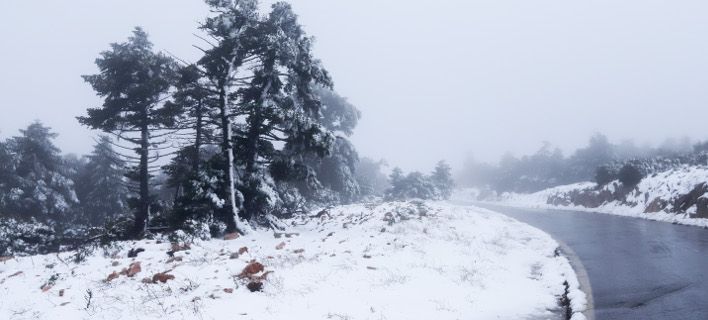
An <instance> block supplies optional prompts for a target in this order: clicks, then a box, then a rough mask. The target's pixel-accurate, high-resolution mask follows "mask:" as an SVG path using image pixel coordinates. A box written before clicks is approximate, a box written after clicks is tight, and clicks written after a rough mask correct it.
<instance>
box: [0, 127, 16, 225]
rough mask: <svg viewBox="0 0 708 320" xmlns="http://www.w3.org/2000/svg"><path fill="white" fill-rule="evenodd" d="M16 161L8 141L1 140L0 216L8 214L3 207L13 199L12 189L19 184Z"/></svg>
mask: <svg viewBox="0 0 708 320" xmlns="http://www.w3.org/2000/svg"><path fill="white" fill-rule="evenodd" d="M16 162H17V161H16V158H15V156H14V155H13V154H12V151H11V150H10V147H9V146H8V143H7V142H5V141H0V217H2V216H4V215H7V213H6V212H5V210H3V208H5V207H6V206H7V205H8V202H9V201H12V199H11V198H10V197H11V192H10V191H11V190H12V188H13V187H14V186H16V185H17V184H18V182H17V175H16V174H15V170H16V165H17V163H16Z"/></svg>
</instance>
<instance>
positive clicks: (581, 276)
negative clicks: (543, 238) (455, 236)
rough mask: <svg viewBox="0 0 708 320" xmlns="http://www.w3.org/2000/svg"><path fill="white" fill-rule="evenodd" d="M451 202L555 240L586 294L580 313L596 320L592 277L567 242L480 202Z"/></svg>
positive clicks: (581, 289)
mask: <svg viewBox="0 0 708 320" xmlns="http://www.w3.org/2000/svg"><path fill="white" fill-rule="evenodd" d="M449 202H450V203H452V204H457V205H463V206H470V205H471V206H475V207H478V208H482V209H485V210H488V211H491V212H494V213H498V214H501V215H504V216H506V217H508V218H510V219H513V220H515V221H518V222H519V223H523V224H525V225H528V226H530V227H532V228H535V229H537V230H539V231H541V232H543V233H545V234H546V235H548V236H549V237H551V239H553V241H555V242H556V243H557V244H558V247H559V248H560V251H561V254H562V255H563V256H565V257H566V259H568V263H569V264H570V267H571V268H572V269H573V271H574V273H575V277H576V278H577V279H578V284H579V287H580V288H579V289H580V291H582V292H583V293H585V310H584V311H582V312H580V313H581V314H582V315H583V316H585V319H586V320H595V301H594V299H593V294H592V286H591V285H590V277H589V276H588V272H587V270H586V269H585V266H584V265H583V263H582V261H580V257H578V255H577V254H576V253H575V251H573V249H571V248H570V247H569V246H568V245H567V244H566V243H565V242H563V241H561V240H558V239H556V238H555V237H554V236H552V235H551V234H549V233H548V232H546V231H543V230H541V229H539V228H536V227H534V226H531V225H529V224H528V223H525V222H522V221H519V220H517V219H515V218H513V217H510V216H507V215H505V214H504V213H503V212H500V211H495V210H493V209H489V208H486V207H480V206H478V205H479V204H482V205H484V204H487V203H484V202H479V201H468V200H459V199H455V200H451V201H449ZM492 205H497V206H501V207H504V206H505V205H504V204H492ZM509 207H512V208H513V206H509Z"/></svg>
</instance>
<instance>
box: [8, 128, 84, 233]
mask: <svg viewBox="0 0 708 320" xmlns="http://www.w3.org/2000/svg"><path fill="white" fill-rule="evenodd" d="M20 133H21V134H20V135H19V136H16V137H13V138H11V139H10V140H9V141H8V145H7V150H9V151H10V153H11V154H12V155H13V157H14V158H15V166H14V175H15V177H14V178H13V179H11V180H10V181H5V183H8V182H9V185H7V186H5V188H7V187H9V189H10V191H9V195H8V196H7V200H6V202H5V206H4V208H3V209H2V211H4V212H5V213H6V214H8V215H10V216H14V217H17V218H21V219H29V218H35V219H38V220H39V221H44V222H68V221H69V220H71V219H72V217H71V216H69V214H70V213H71V209H72V207H73V206H74V205H75V204H76V203H77V202H78V200H77V198H76V194H75V192H74V185H73V182H72V181H71V180H70V179H69V178H68V177H67V176H66V172H65V170H64V169H65V168H64V164H63V161H62V158H61V156H60V151H59V148H57V147H56V146H55V145H54V143H53V141H52V140H53V139H54V138H56V136H57V134H56V133H53V132H52V131H51V129H50V128H49V127H45V126H44V125H42V124H41V123H40V122H34V123H32V124H30V125H29V126H28V127H27V129H24V130H20ZM7 155H8V154H5V155H4V156H7Z"/></svg>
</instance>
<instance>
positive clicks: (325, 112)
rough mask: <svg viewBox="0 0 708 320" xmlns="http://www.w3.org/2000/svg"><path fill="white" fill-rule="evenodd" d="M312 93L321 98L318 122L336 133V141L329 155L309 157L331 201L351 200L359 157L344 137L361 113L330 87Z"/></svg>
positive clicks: (355, 191) (355, 192)
mask: <svg viewBox="0 0 708 320" xmlns="http://www.w3.org/2000/svg"><path fill="white" fill-rule="evenodd" d="M316 92H317V95H318V96H319V97H320V99H321V101H322V107H321V108H320V109H321V112H320V113H321V117H320V122H321V123H322V125H324V126H325V128H327V129H328V130H330V131H331V132H333V133H334V134H335V135H336V140H335V142H334V145H333V147H332V151H331V153H330V155H329V156H327V157H325V158H318V157H311V158H312V160H311V161H312V166H313V167H315V170H316V172H317V179H318V180H319V181H320V182H321V183H322V185H323V186H324V187H325V188H326V189H327V192H325V194H326V195H328V196H329V198H330V200H331V201H334V202H351V201H354V200H355V199H356V198H357V197H358V196H359V195H360V187H359V182H358V180H357V178H356V168H357V165H358V162H359V156H358V154H357V152H356V148H354V145H353V144H352V143H351V142H350V141H349V139H348V138H349V137H350V136H351V135H352V134H353V132H354V128H355V127H356V125H357V123H358V122H359V118H360V117H361V112H359V110H357V108H356V107H355V106H354V105H352V104H351V103H349V101H347V99H346V98H344V97H342V96H340V95H338V94H337V93H336V92H334V91H333V90H331V89H328V88H322V87H318V88H317V90H316ZM316 200H322V199H316ZM324 200H326V199H324Z"/></svg>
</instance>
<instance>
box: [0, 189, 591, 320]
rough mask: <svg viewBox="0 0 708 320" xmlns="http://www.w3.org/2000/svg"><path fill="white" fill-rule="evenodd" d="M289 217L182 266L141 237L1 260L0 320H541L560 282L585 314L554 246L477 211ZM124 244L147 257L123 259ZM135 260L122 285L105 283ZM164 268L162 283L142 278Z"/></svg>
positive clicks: (385, 207) (377, 208)
mask: <svg viewBox="0 0 708 320" xmlns="http://www.w3.org/2000/svg"><path fill="white" fill-rule="evenodd" d="M288 223H289V224H290V225H291V226H290V227H289V229H288V230H286V231H284V232H283V234H274V233H273V232H265V231H262V232H253V233H252V234H249V235H248V236H244V237H240V238H238V239H235V240H230V241H227V240H212V241H196V242H194V243H192V244H191V249H189V250H185V251H179V252H177V253H175V254H174V255H175V257H178V258H181V261H172V262H168V259H169V256H168V255H167V254H166V252H167V251H168V250H169V249H170V244H169V243H167V242H163V243H158V241H154V240H152V241H139V242H136V243H123V247H122V249H120V250H118V251H117V252H111V250H108V252H107V254H108V255H107V256H104V253H103V252H102V251H101V250H99V251H97V252H96V253H95V254H93V255H91V256H89V257H88V258H87V259H86V260H85V261H84V262H81V263H79V264H76V263H74V262H71V258H72V254H71V253H62V254H59V255H44V256H31V257H24V258H17V259H12V260H9V261H6V262H0V319H58V318H61V319H131V320H133V319H163V320H164V319H258V320H262V319H269V320H276V319H389V320H393V319H406V320H409V319H436V320H442V319H531V318H534V319H535V318H540V319H549V318H554V317H556V315H557V314H558V313H559V307H558V300H559V297H560V295H561V294H562V293H563V292H564V290H565V287H564V285H563V282H564V281H568V283H569V285H570V292H569V295H568V296H569V297H570V298H571V299H572V307H573V310H575V311H583V310H584V309H585V304H586V302H585V301H586V300H585V295H584V294H583V293H582V292H581V291H580V290H578V286H579V285H578V281H577V279H576V277H575V274H574V272H573V270H572V269H571V267H570V265H569V263H568V261H567V260H566V259H565V258H563V257H558V256H556V255H555V249H556V248H557V247H558V245H557V243H556V242H555V241H554V240H553V239H551V237H550V236H548V235H546V234H545V233H543V232H541V231H540V230H538V229H535V228H532V227H530V226H528V225H525V224H522V223H520V222H518V221H516V220H513V219H510V218H508V217H506V216H503V215H501V214H497V213H494V212H491V211H488V210H484V209H479V208H474V207H459V206H451V205H448V204H444V203H425V204H423V203H420V202H405V203H403V202H398V203H384V204H380V205H351V206H343V207H336V208H334V209H330V210H329V212H328V213H327V214H322V215H321V217H320V218H313V219H309V220H291V221H288ZM137 247H140V248H144V249H145V250H146V251H145V252H142V253H140V254H139V255H138V256H137V258H127V257H126V254H127V251H128V249H130V248H137ZM242 247H248V252H247V253H244V254H242V255H240V256H239V257H238V258H235V259H232V258H231V256H232V253H234V252H237V251H238V250H239V249H240V248H242ZM277 248H281V249H277ZM301 250H304V251H301ZM111 255H113V257H111ZM251 260H256V261H258V262H261V263H263V264H264V265H265V271H272V272H273V273H271V274H269V275H268V276H267V280H265V283H264V287H263V291H262V292H253V293H252V292H250V291H249V290H248V289H246V286H245V283H244V282H242V280H240V279H238V277H236V275H238V274H239V273H241V272H242V270H243V269H244V267H245V266H246V265H247V263H249V262H250V261H251ZM135 261H139V262H141V269H142V270H141V271H140V272H139V273H138V274H136V275H135V276H134V277H127V276H125V275H121V276H120V277H118V278H117V279H114V280H112V281H110V282H106V281H105V279H106V278H107V276H108V275H109V274H110V273H112V272H113V271H120V270H121V269H122V268H125V267H128V266H129V265H130V264H131V263H132V262H135ZM113 264H116V265H115V266H114V265H113ZM165 271H169V274H172V275H174V276H175V279H174V280H170V281H168V282H167V283H165V284H162V283H160V284H153V283H143V281H141V280H142V279H143V278H145V277H148V278H150V277H152V275H153V274H155V273H158V272H165ZM18 272H21V273H18ZM46 283H49V284H50V285H51V288H49V289H47V290H46V292H43V290H42V289H40V288H41V287H42V286H43V285H45V284H46ZM45 288H47V287H46V286H45ZM229 291H231V293H229ZM573 319H583V316H582V315H581V314H580V313H576V314H575V315H574V318H573Z"/></svg>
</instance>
